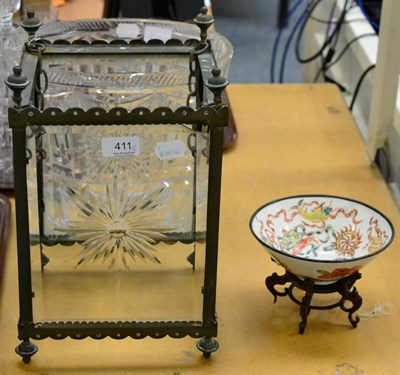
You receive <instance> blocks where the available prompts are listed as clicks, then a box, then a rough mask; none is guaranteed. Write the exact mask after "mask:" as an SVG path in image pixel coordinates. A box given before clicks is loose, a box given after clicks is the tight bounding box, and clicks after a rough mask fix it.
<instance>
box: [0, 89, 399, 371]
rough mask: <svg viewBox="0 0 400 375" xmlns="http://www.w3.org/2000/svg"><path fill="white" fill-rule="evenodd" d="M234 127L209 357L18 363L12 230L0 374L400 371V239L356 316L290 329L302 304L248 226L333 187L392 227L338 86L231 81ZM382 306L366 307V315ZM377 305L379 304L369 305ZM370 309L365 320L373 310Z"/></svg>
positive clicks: (178, 348) (170, 350)
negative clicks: (275, 289)
mask: <svg viewBox="0 0 400 375" xmlns="http://www.w3.org/2000/svg"><path fill="white" fill-rule="evenodd" d="M229 99H230V103H231V106H232V109H233V114H234V116H235V121H236V125H237V128H238V134H239V136H238V139H237V142H236V144H235V145H234V146H233V147H232V148H230V149H229V150H227V151H226V152H225V154H224V160H223V185H222V201H221V226H220V254H219V270H218V292H217V312H218V317H219V333H218V338H217V339H218V341H219V344H220V349H219V350H218V351H217V352H216V353H214V354H213V355H212V356H211V358H210V359H208V360H206V359H204V358H203V357H202V355H201V353H200V352H199V351H198V350H197V349H196V347H195V340H193V339H191V338H183V339H179V340H174V339H170V338H164V339H161V340H154V339H144V340H130V339H125V340H121V341H114V340H111V339H104V340H98V341H97V340H92V339H85V340H82V341H74V340H71V339H65V340H60V341H56V340H51V339H46V340H43V341H36V342H35V343H36V344H37V345H38V346H39V352H38V353H37V354H36V355H35V356H34V357H33V358H32V362H31V363H30V364H28V365H24V364H23V363H22V361H21V359H20V357H19V356H17V355H16V354H15V352H14V348H15V346H17V345H18V344H19V340H18V338H17V329H16V326H17V320H18V296H17V290H18V289H17V273H16V243H15V227H14V224H13V223H12V225H11V238H10V241H9V246H8V252H7V259H6V271H5V275H4V279H3V290H2V295H1V310H0V374H12V375H13V374H26V373H32V374H62V375H65V374H89V373H90V374H91V373H95V374H230V375H232V374H256V375H258V374H260V375H261V374H262V375H263V374H320V375H323V374H327V375H328V374H338V373H343V374H353V375H355V374H361V373H362V374H388V375H389V374H390V375H392V374H397V373H398V371H399V363H400V362H399V359H400V358H399V344H400V337H399V335H400V323H399V322H400V319H399V299H400V298H399V297H400V296H399V286H400V281H399V275H400V273H399V272H398V269H399V265H400V257H399V250H400V246H399V245H400V241H399V238H400V235H399V236H398V237H397V238H396V239H395V241H394V242H393V244H392V245H391V246H390V247H389V248H388V249H387V250H386V251H385V252H383V253H382V254H381V255H380V256H378V257H377V258H376V259H374V260H373V262H371V264H369V265H368V266H367V267H366V268H365V269H364V270H362V278H361V280H359V281H357V284H356V286H357V289H358V291H359V293H360V295H361V296H362V298H363V305H362V308H361V311H360V312H361V321H360V323H359V325H358V327H357V328H355V329H354V328H352V327H351V325H350V324H349V322H348V320H347V314H345V313H344V312H343V311H341V310H340V309H335V310H326V311H311V313H310V315H309V318H308V325H307V329H306V331H305V333H304V335H299V334H298V323H299V321H300V316H299V307H298V306H297V305H295V304H294V303H293V302H292V301H290V300H289V298H279V299H278V301H277V303H276V304H274V303H273V297H272V295H271V294H270V293H269V292H268V290H267V289H266V287H265V284H264V281H265V277H266V276H269V275H271V274H272V273H273V272H278V273H279V274H282V273H283V269H282V268H280V267H279V266H278V265H276V264H274V263H272V262H271V260H270V257H269V256H268V254H267V253H266V252H265V251H264V250H263V249H262V248H261V246H260V245H259V244H258V243H257V241H256V240H255V239H254V238H253V236H252V234H251V233H250V230H249V218H250V216H251V214H252V213H253V212H254V211H255V210H256V209H257V208H258V207H259V206H261V205H263V204H264V203H266V202H268V201H270V200H273V199H277V198H282V197H285V196H290V195H297V194H332V195H340V196H345V197H349V198H354V199H357V200H360V201H363V202H365V203H368V204H370V205H371V206H373V207H376V208H377V209H378V210H380V211H382V212H383V213H384V214H386V215H387V216H388V217H389V219H390V220H391V221H392V222H393V224H394V226H395V229H396V230H397V233H400V218H399V216H400V215H399V209H398V207H397V206H396V204H395V202H394V200H393V198H392V196H391V194H390V191H389V189H388V187H387V185H386V183H385V181H384V180H383V178H382V177H381V175H380V172H379V170H378V169H377V168H376V166H374V165H372V164H371V163H370V161H369V159H368V157H367V154H366V151H365V145H364V142H363V140H362V138H361V136H360V134H359V133H358V130H357V128H356V126H355V124H354V122H353V120H352V118H351V115H350V114H349V112H348V110H347V108H346V107H345V104H344V102H343V100H342V98H341V95H340V93H339V91H338V90H337V89H336V87H335V86H332V85H326V84H319V85H318V84H317V85H314V84H294V85H267V84H259V85H232V86H230V87H229ZM377 306H378V307H380V308H381V310H380V311H381V312H380V313H378V314H370V313H371V312H372V311H375V312H379V309H376V307H377ZM374 309H375V310H374ZM369 315H372V316H371V317H369Z"/></svg>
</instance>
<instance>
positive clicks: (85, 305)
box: [28, 125, 208, 321]
mask: <svg viewBox="0 0 400 375" xmlns="http://www.w3.org/2000/svg"><path fill="white" fill-rule="evenodd" d="M29 130H30V131H32V132H33V131H35V132H36V134H38V136H37V137H36V148H37V149H39V154H40V149H43V150H44V151H45V152H44V153H42V154H43V155H44V156H45V158H44V160H43V161H40V160H39V161H37V163H36V160H35V158H32V159H31V161H30V163H29V166H28V176H29V178H28V186H29V206H30V213H31V214H30V228H31V241H32V268H33V290H34V293H35V297H34V299H33V300H34V320H35V321H48V320H51V321H57V320H64V321H65V320H108V321H112V320H114V321H119V320H129V321H140V320H146V321H148V320H150V321H151V320H156V321H160V320H161V321H162V320H202V301H203V299H202V293H201V289H202V286H203V282H204V258H205V256H204V252H205V233H206V214H207V187H208V160H207V155H208V133H207V131H206V129H204V132H202V131H194V130H192V127H191V126H189V125H127V126H125V125H123V126H116V125H111V126H46V127H42V128H34V127H29ZM40 134H43V135H40ZM29 142H30V143H29V144H30V145H31V148H32V149H34V146H35V138H34V137H32V138H30V139H29ZM41 169H43V183H41V177H40V170H41ZM37 197H38V198H37ZM41 197H42V199H41ZM41 200H43V203H44V207H45V211H44V215H43V218H42V219H40V213H39V212H38V208H37V207H38V204H37V202H38V201H41ZM40 222H41V223H42V226H40V225H39V223H40ZM40 227H41V232H42V233H41V236H39V231H40ZM39 237H40V238H41V241H40V245H38V243H39ZM41 252H42V253H43V254H44V255H45V256H46V257H47V258H48V260H49V261H48V263H47V264H46V265H45V266H44V268H43V270H42V269H41V262H42V258H41ZM194 254H195V257H194V256H193V255H194ZM188 257H189V260H191V262H190V261H189V260H188V259H187V258H188ZM193 258H195V260H192V259H193ZM193 265H194V266H193Z"/></svg>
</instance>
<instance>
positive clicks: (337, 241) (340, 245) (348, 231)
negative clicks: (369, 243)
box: [332, 226, 362, 255]
mask: <svg viewBox="0 0 400 375" xmlns="http://www.w3.org/2000/svg"><path fill="white" fill-rule="evenodd" d="M333 236H334V241H333V242H332V247H333V248H334V249H335V250H336V251H337V252H338V253H339V254H341V255H353V254H354V253H355V251H356V250H357V249H358V247H359V245H360V244H361V242H362V241H361V234H360V230H359V229H356V228H354V229H353V228H352V227H351V226H349V227H344V228H343V229H341V230H340V231H339V232H336V233H335V234H334V235H333Z"/></svg>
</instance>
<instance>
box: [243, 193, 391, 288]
mask: <svg viewBox="0 0 400 375" xmlns="http://www.w3.org/2000/svg"><path fill="white" fill-rule="evenodd" d="M250 229H251V231H252V233H253V235H254V236H255V237H256V238H257V240H258V241H260V242H261V244H262V245H263V246H265V247H266V248H267V249H268V251H269V252H270V254H271V257H272V258H273V259H274V260H275V261H276V262H277V263H278V264H280V265H281V266H283V267H284V268H285V269H286V270H287V271H289V272H290V273H292V274H294V275H296V276H298V277H300V278H310V279H312V280H314V282H316V283H332V282H334V281H336V280H339V279H342V278H344V277H347V276H350V275H352V274H354V273H356V272H358V271H359V270H360V269H361V268H362V267H364V266H365V265H366V264H367V263H369V262H370V261H371V260H372V259H374V258H375V257H376V256H377V255H378V254H379V253H381V252H382V251H383V250H385V249H386V248H387V247H388V246H389V245H390V243H391V242H392V241H393V237H394V229H393V225H392V224H391V222H390V221H389V220H388V219H387V218H386V217H385V216H384V215H383V214H382V213H380V212H379V211H377V210H376V209H374V208H372V207H370V206H368V205H366V204H364V203H361V202H358V201H355V200H352V199H348V198H342V197H336V196H329V195H302V196H293V197H288V198H282V199H279V200H275V201H273V202H270V203H267V204H265V205H264V206H262V207H260V208H259V209H258V210H257V211H256V212H255V213H254V214H253V216H252V217H251V220H250Z"/></svg>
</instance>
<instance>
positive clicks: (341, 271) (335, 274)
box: [317, 266, 361, 280]
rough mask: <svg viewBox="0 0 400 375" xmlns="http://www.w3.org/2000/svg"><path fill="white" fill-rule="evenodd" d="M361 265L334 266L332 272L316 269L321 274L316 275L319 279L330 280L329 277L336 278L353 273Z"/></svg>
mask: <svg viewBox="0 0 400 375" xmlns="http://www.w3.org/2000/svg"><path fill="white" fill-rule="evenodd" d="M360 268H361V267H359V266H355V267H352V268H336V269H334V270H333V271H332V272H328V271H323V270H318V271H317V272H318V273H320V274H321V275H320V276H318V279H320V280H331V279H338V278H342V277H346V276H350V275H352V274H353V273H355V272H357V271H359V270H360Z"/></svg>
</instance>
